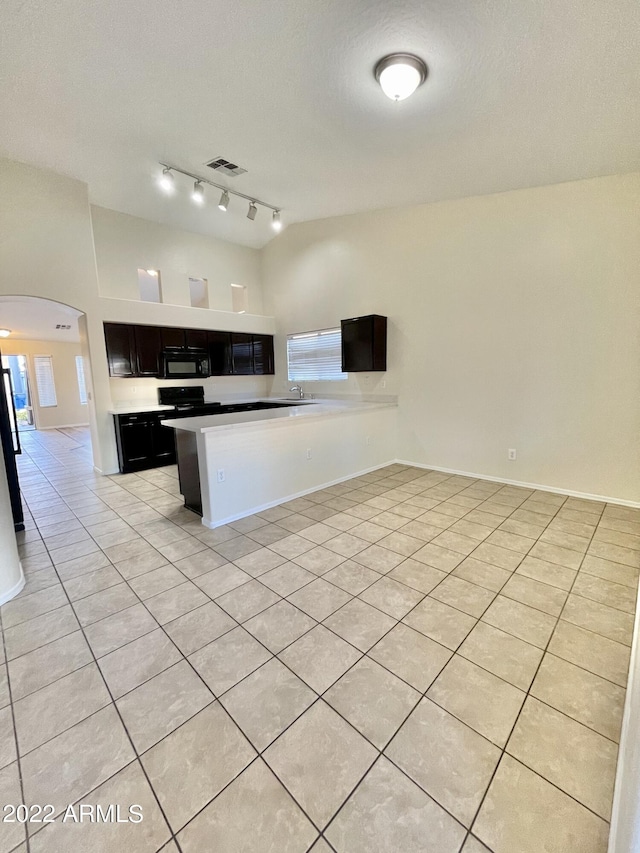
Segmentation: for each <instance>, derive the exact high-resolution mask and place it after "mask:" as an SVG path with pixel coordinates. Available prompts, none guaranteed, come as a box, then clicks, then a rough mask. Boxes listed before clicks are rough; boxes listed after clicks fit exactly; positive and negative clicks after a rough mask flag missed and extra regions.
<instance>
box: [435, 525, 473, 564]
mask: <svg viewBox="0 0 640 853" xmlns="http://www.w3.org/2000/svg"><path fill="white" fill-rule="evenodd" d="M458 523H459V522H458ZM454 526H455V525H454ZM432 544H433V545H437V546H439V547H440V548H448V549H449V550H450V551H457V552H458V553H459V554H464V556H465V557H468V556H469V554H470V553H471V552H472V551H473V550H474V549H475V548H477V547H478V540H477V539H475V538H473V537H472V536H465V534H464V533H458V532H455V531H454V530H445V531H444V533H441V534H440V535H439V536H436V538H435V539H434V540H433V542H432Z"/></svg>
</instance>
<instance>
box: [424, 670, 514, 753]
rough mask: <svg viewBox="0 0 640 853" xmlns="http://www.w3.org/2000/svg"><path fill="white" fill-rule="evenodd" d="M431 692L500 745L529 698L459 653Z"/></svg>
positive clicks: (440, 701)
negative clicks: (526, 698)
mask: <svg viewBox="0 0 640 853" xmlns="http://www.w3.org/2000/svg"><path fill="white" fill-rule="evenodd" d="M427 696H428V698H429V699H432V700H433V701H434V702H437V703H438V705H440V706H441V707H442V708H444V709H445V710H447V711H449V712H450V713H451V714H454V715H455V716H456V717H457V718H458V719H459V720H462V721H463V722H464V723H466V724H467V725H469V726H471V728H473V729H475V730H476V731H477V732H479V734H481V735H484V736H485V737H486V738H488V739H489V740H491V741H493V743H495V744H496V745H497V746H500V747H502V746H504V745H505V743H506V742H507V739H508V737H509V734H510V732H511V729H512V727H513V724H514V722H515V720H516V717H517V716H518V713H519V712H520V708H521V707H522V703H523V702H524V699H525V694H524V693H523V692H522V691H521V690H518V689H517V688H516V687H513V686H512V685H511V684H507V682H506V681H503V680H502V679H501V678H498V677H497V676H495V675H493V674H492V673H490V672H487V671H486V670H484V669H481V667H479V666H476V664H474V663H471V661H468V660H465V659H464V658H461V657H460V656H459V655H454V656H453V657H452V658H451V660H450V661H449V663H448V664H447V665H446V666H445V668H444V670H443V671H442V673H441V674H440V675H439V676H438V678H436V680H435V681H434V683H433V684H432V685H431V687H430V688H429V690H428V692H427Z"/></svg>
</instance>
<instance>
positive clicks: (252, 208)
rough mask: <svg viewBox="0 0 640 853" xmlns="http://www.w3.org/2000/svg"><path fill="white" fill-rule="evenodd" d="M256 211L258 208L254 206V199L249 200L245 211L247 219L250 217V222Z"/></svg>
mask: <svg viewBox="0 0 640 853" xmlns="http://www.w3.org/2000/svg"><path fill="white" fill-rule="evenodd" d="M257 212H258V208H257V207H256V203H255V201H250V202H249V210H248V211H247V219H250V220H251V221H252V222H253V220H254V219H255V218H256V213H257Z"/></svg>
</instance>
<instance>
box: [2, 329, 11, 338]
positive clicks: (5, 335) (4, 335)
mask: <svg viewBox="0 0 640 853" xmlns="http://www.w3.org/2000/svg"><path fill="white" fill-rule="evenodd" d="M10 334H11V329H0V338H8V337H9V335H10Z"/></svg>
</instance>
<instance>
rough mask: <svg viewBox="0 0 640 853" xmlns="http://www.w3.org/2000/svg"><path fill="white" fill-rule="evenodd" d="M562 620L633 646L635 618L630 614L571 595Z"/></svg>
mask: <svg viewBox="0 0 640 853" xmlns="http://www.w3.org/2000/svg"><path fill="white" fill-rule="evenodd" d="M562 619H564V620H565V622H571V623H573V624H574V625H579V626H580V627H581V628H587V630H589V631H593V632H595V633H596V634H601V635H602V636H603V637H608V638H609V639H610V640H616V642H618V643H624V644H625V645H627V646H630V645H631V640H632V637H633V616H632V615H631V614H630V613H623V612H622V611H621V610H616V609H615V608H613V607H608V606H607V605H606V604H600V603H599V602H597V601H592V600H591V599H589V598H583V597H582V596H580V595H570V596H569V598H568V599H567V603H566V604H565V607H564V610H563V611H562Z"/></svg>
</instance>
